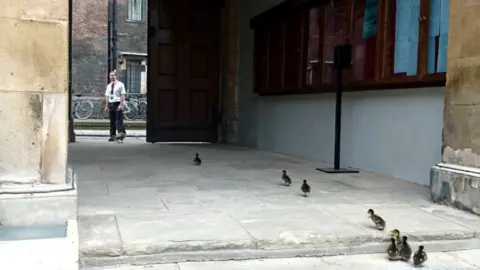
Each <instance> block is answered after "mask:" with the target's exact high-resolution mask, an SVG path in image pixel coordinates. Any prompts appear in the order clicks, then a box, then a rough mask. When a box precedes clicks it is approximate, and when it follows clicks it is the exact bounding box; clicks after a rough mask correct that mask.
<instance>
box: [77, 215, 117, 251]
mask: <svg viewBox="0 0 480 270" xmlns="http://www.w3.org/2000/svg"><path fill="white" fill-rule="evenodd" d="M78 223H79V224H78V225H79V226H78V231H79V237H80V252H81V253H82V254H83V255H86V256H88V255H94V256H120V255H121V254H122V242H121V240H120V235H119V233H118V230H117V223H116V220H115V217H114V216H94V217H85V216H83V217H80V218H79V220H78Z"/></svg>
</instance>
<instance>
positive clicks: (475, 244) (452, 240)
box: [81, 233, 480, 267]
mask: <svg viewBox="0 0 480 270" xmlns="http://www.w3.org/2000/svg"><path fill="white" fill-rule="evenodd" d="M408 236H409V238H410V239H411V241H410V245H411V246H412V248H413V249H416V248H417V247H418V246H419V245H424V246H425V248H426V250H428V251H429V252H448V251H461V250H469V249H480V238H477V236H478V235H476V234H475V233H466V234H460V233H459V234H431V235H424V236H420V235H417V236H415V235H408ZM351 240H352V241H351V243H355V242H357V243H358V244H352V245H336V246H333V245H331V246H325V245H323V246H319V247H301V246H299V247H296V248H285V249H252V248H250V247H246V248H245V249H238V245H229V247H231V248H230V249H217V250H199V251H189V249H188V248H185V247H183V250H181V249H178V250H173V249H170V250H169V251H168V252H162V253H154V254H146V253H145V254H136V255H128V254H126V253H123V254H122V255H120V256H101V255H100V254H98V255H100V256H95V254H82V256H81V264H82V265H83V266H85V267H101V266H110V265H121V264H131V265H148V264H164V263H180V262H192V261H193V262H198V261H227V260H251V259H276V258H294V257H324V256H338V255H357V254H376V253H384V252H385V250H386V248H387V246H388V243H387V242H388V239H369V240H368V241H365V240H366V239H364V241H363V242H362V243H360V242H358V238H356V239H355V240H354V239H351ZM343 242H346V241H343ZM254 246H258V245H254ZM235 247H237V249H236V248H235ZM190 250H191V249H190ZM85 255H87V256H85Z"/></svg>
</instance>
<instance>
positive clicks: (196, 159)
mask: <svg viewBox="0 0 480 270" xmlns="http://www.w3.org/2000/svg"><path fill="white" fill-rule="evenodd" d="M193 164H194V165H197V166H200V165H202V160H201V159H200V157H199V156H198V153H196V154H195V158H194V159H193Z"/></svg>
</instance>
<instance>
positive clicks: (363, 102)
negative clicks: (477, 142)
mask: <svg viewBox="0 0 480 270" xmlns="http://www.w3.org/2000/svg"><path fill="white" fill-rule="evenodd" d="M278 2H280V1H278V0H268V1H267V0H264V1H257V0H248V1H242V5H241V16H240V18H241V19H240V25H241V30H240V46H239V54H240V55H241V56H242V57H240V58H239V59H240V61H239V80H238V89H239V91H238V137H237V138H238V143H240V144H245V145H248V146H252V147H257V148H259V149H262V150H268V151H273V152H280V153H285V154H291V155H295V156H299V157H304V158H309V159H313V160H317V161H320V162H329V163H331V162H333V139H334V112H335V103H334V102H335V97H334V95H333V94H323V95H319V94H315V95H298V96H273V97H259V96H257V95H255V94H253V93H252V85H253V81H252V79H253V76H252V75H253V74H252V70H253V64H252V63H253V54H252V53H253V32H252V31H251V30H250V28H249V20H250V18H251V17H253V16H255V15H257V14H259V13H260V12H262V11H263V10H265V9H267V8H269V7H270V6H271V5H274V4H277V3H278ZM247 56H251V57H247ZM443 101H444V88H443V87H439V88H423V89H402V90H387V91H385V90H383V91H366V92H355V93H346V94H345V98H344V106H343V123H342V129H343V132H342V133H343V134H342V165H343V166H351V167H355V168H359V169H362V170H367V171H373V172H378V173H382V174H386V175H389V176H393V177H395V178H399V179H404V180H408V181H412V182H416V183H419V184H422V185H429V181H430V180H429V175H430V172H429V170H430V167H431V166H432V165H434V164H435V163H437V162H439V161H440V160H441V145H442V128H443Z"/></svg>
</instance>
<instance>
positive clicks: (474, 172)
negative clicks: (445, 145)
mask: <svg viewBox="0 0 480 270" xmlns="http://www.w3.org/2000/svg"><path fill="white" fill-rule="evenodd" d="M430 193H431V196H432V200H433V201H434V202H436V203H440V204H446V205H449V206H452V207H455V208H458V209H461V210H464V211H468V212H470V213H473V214H476V215H480V169H478V168H471V167H465V166H459V165H452V164H445V163H440V164H437V165H435V166H433V167H432V169H431V173H430Z"/></svg>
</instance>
